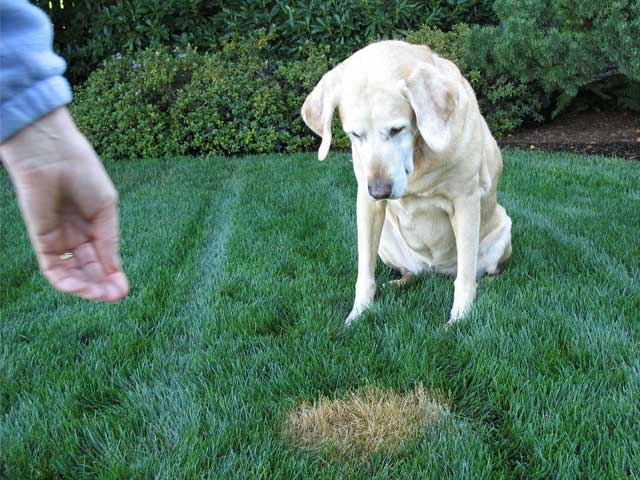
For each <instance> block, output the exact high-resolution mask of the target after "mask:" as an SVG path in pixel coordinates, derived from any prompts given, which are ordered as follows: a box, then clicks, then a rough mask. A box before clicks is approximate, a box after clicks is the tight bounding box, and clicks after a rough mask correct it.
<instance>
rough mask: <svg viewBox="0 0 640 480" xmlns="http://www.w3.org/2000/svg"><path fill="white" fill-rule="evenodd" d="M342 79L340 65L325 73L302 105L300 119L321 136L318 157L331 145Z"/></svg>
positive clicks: (327, 150) (320, 157) (321, 156)
mask: <svg viewBox="0 0 640 480" xmlns="http://www.w3.org/2000/svg"><path fill="white" fill-rule="evenodd" d="M341 80H342V69H341V65H338V66H337V67H335V68H334V69H333V70H330V71H329V72H327V73H325V74H324V76H323V77H322V79H320V81H319V82H318V84H317V85H316V87H315V88H314V89H313V91H312V92H311V93H310V94H309V95H308V96H307V99H306V100H305V101H304V105H302V110H301V111H300V113H301V114H302V119H303V120H304V123H306V124H307V126H308V127H309V128H310V129H311V130H313V131H314V132H315V133H316V135H318V136H320V137H322V143H321V144H320V150H318V159H319V160H324V159H325V158H327V154H328V153H329V147H331V121H332V120H333V112H334V111H335V109H336V106H337V105H338V100H339V95H340V83H341Z"/></svg>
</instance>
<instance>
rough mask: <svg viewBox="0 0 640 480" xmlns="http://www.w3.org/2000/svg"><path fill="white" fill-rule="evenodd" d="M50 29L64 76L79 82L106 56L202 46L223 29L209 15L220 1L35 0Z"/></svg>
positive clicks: (210, 43) (206, 46) (207, 45)
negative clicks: (165, 47)
mask: <svg viewBox="0 0 640 480" xmlns="http://www.w3.org/2000/svg"><path fill="white" fill-rule="evenodd" d="M36 3H37V4H38V5H39V6H40V7H41V8H43V9H44V10H45V11H47V13H49V15H50V17H51V20H52V21H53V25H54V28H55V36H54V41H55V49H56V51H58V52H60V54H61V55H62V56H63V57H64V58H65V59H66V60H67V62H68V67H67V77H68V78H69V79H70V80H71V81H72V83H73V84H76V85H77V84H80V83H81V82H83V81H84V80H86V78H87V77H88V76H89V74H90V73H91V72H92V71H93V70H95V69H96V68H97V67H98V66H99V65H100V64H101V63H102V62H103V61H104V60H105V59H107V58H109V57H111V56H112V55H115V54H116V53H118V52H120V53H122V54H127V53H128V54H131V53H132V52H135V51H137V50H142V49H145V48H158V47H159V46H161V45H169V46H179V47H180V48H182V49H184V48H185V46H186V45H191V46H194V47H197V48H198V49H200V50H203V51H204V50H206V49H209V48H211V47H212V46H215V45H217V39H218V38H219V37H220V35H221V34H222V33H221V32H219V31H218V30H217V26H216V25H214V24H213V23H212V19H213V18H214V17H215V15H216V14H218V13H219V12H220V11H221V7H220V3H221V2H220V1H207V0H164V1H162V2H158V1H156V0H95V1H94V0H73V1H64V2H63V1H60V0H54V1H50V0H37V2H36Z"/></svg>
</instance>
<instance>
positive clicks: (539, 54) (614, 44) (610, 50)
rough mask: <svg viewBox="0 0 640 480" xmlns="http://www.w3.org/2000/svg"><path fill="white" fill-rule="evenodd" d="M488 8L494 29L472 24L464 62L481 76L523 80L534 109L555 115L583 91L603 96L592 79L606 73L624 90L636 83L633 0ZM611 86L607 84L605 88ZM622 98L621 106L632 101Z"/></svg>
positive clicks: (637, 32) (639, 65) (638, 17)
mask: <svg viewBox="0 0 640 480" xmlns="http://www.w3.org/2000/svg"><path fill="white" fill-rule="evenodd" d="M495 9H496V12H497V14H498V16H499V18H500V19H501V20H502V28H496V27H487V26H485V27H476V28H474V29H473V30H472V33H471V36H470V40H469V41H470V44H471V45H473V47H474V51H473V55H472V56H471V55H470V56H469V59H470V65H471V66H472V67H474V68H482V69H484V70H485V71H486V75H487V76H488V77H493V78H504V79H508V81H511V82H514V84H516V83H519V84H521V85H526V91H527V92H529V93H528V95H529V96H530V97H531V98H532V99H534V101H533V102H530V103H531V104H536V105H538V108H537V111H538V113H551V116H555V115H557V114H559V113H560V112H561V111H562V110H563V109H564V108H566V107H567V106H568V105H569V104H570V103H571V101H572V100H573V99H574V98H575V96H576V95H577V94H578V93H579V92H580V91H581V90H584V89H595V90H597V91H600V92H601V93H602V94H604V95H607V94H608V93H607V91H606V90H607V89H606V87H607V82H604V83H600V82H601V81H602V80H604V79H606V78H608V77H609V76H610V75H612V74H619V75H621V76H622V77H623V78H625V79H626V81H627V85H626V86H625V88H623V90H624V91H626V92H633V91H634V89H637V87H634V86H633V82H637V81H638V80H640V43H639V42H638V38H640V4H638V2H636V1H635V0H612V1H609V2H604V3H603V2H601V1H599V0H586V1H584V0H557V1H554V2H540V1H538V0H497V1H496V2H495ZM603 87H605V88H604V89H603ZM627 87H628V88H627ZM619 88H620V85H619V82H613V83H612V87H611V93H612V94H613V95H615V89H619ZM622 98H626V99H627V100H626V105H627V106H628V105H633V104H634V103H635V104H636V105H637V103H638V102H637V101H636V102H633V101H629V99H628V96H626V95H623V96H622Z"/></svg>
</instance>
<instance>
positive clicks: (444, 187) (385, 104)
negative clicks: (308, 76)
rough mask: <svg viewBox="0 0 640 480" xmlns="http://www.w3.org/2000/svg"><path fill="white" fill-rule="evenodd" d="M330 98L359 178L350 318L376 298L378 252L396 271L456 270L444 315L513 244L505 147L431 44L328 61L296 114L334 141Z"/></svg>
mask: <svg viewBox="0 0 640 480" xmlns="http://www.w3.org/2000/svg"><path fill="white" fill-rule="evenodd" d="M336 108H338V112H339V115H340V120H341V121H342V127H343V129H344V131H345V132H346V133H347V134H348V135H349V137H350V139H351V151H352V156H353V168H354V170H355V175H356V179H357V182H358V196H357V207H356V211H357V226H358V277H357V281H356V294H355V302H354V305H353V309H352V310H351V313H350V314H349V316H348V317H347V320H346V323H347V324H350V323H351V322H352V321H353V320H354V319H356V318H357V317H358V316H359V315H360V314H361V313H362V312H363V311H364V310H365V309H366V308H367V307H369V306H370V305H371V303H372V301H373V297H374V295H375V291H376V282H375V266H376V252H377V254H378V255H380V258H381V259H382V261H383V262H384V263H385V264H387V265H389V266H390V267H392V268H395V269H397V270H399V271H400V272H401V273H402V279H400V282H404V281H406V280H408V279H409V278H410V276H411V275H412V274H415V273H419V272H425V271H433V272H441V273H447V274H455V275H456V280H455V282H454V286H455V289H454V297H453V307H452V309H451V315H450V319H449V323H452V322H456V321H458V320H460V319H462V318H463V317H464V316H465V315H466V314H467V312H468V311H469V309H470V307H471V305H472V303H473V301H474V300H475V296H476V278H477V277H479V276H481V275H483V274H485V273H489V274H495V273H498V271H499V267H500V265H501V264H503V263H504V262H506V261H507V259H508V258H509V256H510V255H511V219H510V218H509V216H508V215H507V213H506V212H505V209H504V208H503V207H502V206H501V205H499V204H498V202H497V192H496V190H497V186H498V179H499V178H500V174H501V172H502V156H501V154H500V150H499V148H498V145H497V144H496V141H495V140H494V138H493V136H492V135H491V132H490V131H489V128H488V127H487V124H486V122H485V120H484V118H483V117H482V115H481V114H480V110H479V109H478V103H477V101H476V97H475V94H474V93H473V89H472V88H471V86H470V85H469V83H468V82H467V81H466V80H465V79H464V77H463V76H462V75H461V74H460V71H459V70H458V68H457V67H456V66H455V65H454V64H453V63H451V62H450V61H448V60H445V59H444V58H440V57H439V56H438V55H436V54H435V53H433V52H432V51H431V50H430V49H429V48H427V47H424V46H418V45H411V44H408V43H405V42H401V41H383V42H378V43H374V44H372V45H369V46H368V47H366V48H363V49H362V50H360V51H358V52H356V53H355V54H353V55H352V56H351V57H349V58H348V59H346V60H345V61H344V62H342V63H341V64H339V65H338V66H336V67H335V68H334V69H333V70H331V71H330V72H328V73H326V74H325V75H324V76H323V77H322V79H321V80H320V82H319V83H318V85H317V86H316V87H315V88H314V89H313V91H312V92H311V93H310V94H309V96H308V97H307V99H306V101H305V102H304V105H303V107H302V118H303V119H304V121H305V123H306V124H307V125H308V126H309V128H311V130H313V131H314V132H315V133H316V134H318V135H319V136H321V137H322V143H321V145H320V150H319V155H318V156H319V159H320V160H324V159H325V158H326V156H327V154H328V152H329V146H330V144H331V121H332V118H333V114H334V110H335V109H336Z"/></svg>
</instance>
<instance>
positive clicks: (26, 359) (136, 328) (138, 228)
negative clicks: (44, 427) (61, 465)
mask: <svg viewBox="0 0 640 480" xmlns="http://www.w3.org/2000/svg"><path fill="white" fill-rule="evenodd" d="M151 165H153V164H151ZM147 168H148V169H149V167H147ZM180 170H182V171H183V172H188V175H186V176H185V175H182V176H181V175H174V178H173V180H172V181H170V182H168V183H167V184H162V183H160V184H158V183H157V182H154V180H155V178H154V177H153V175H152V173H153V168H151V171H150V172H149V173H151V178H149V181H150V182H148V183H153V185H154V187H155V188H146V187H147V186H148V185H146V186H145V188H143V189H141V192H140V196H139V197H137V198H136V197H135V196H134V199H135V200H136V204H137V205H140V206H144V207H143V208H142V209H140V210H139V211H137V212H135V211H134V212H130V211H127V210H128V209H127V208H126V205H127V203H125V204H124V208H123V212H122V219H123V222H122V223H123V238H127V239H128V242H126V243H125V244H124V245H123V257H124V259H125V260H124V261H125V265H127V266H128V270H129V269H131V272H132V274H131V275H130V276H131V277H132V284H133V285H134V290H133V291H132V295H131V296H130V297H129V299H127V300H126V301H125V302H123V303H121V304H119V305H117V306H112V307H105V306H100V305H90V304H87V303H82V302H78V301H76V300H73V299H67V302H64V303H66V305H65V306H62V307H59V308H58V309H57V310H54V315H52V313H51V312H50V311H47V310H45V311H44V312H42V313H41V315H37V316H35V318H34V317H32V316H30V315H28V314H27V312H24V313H18V314H17V315H15V316H14V319H15V320H17V321H16V322H13V326H14V327H15V326H18V328H19V329H20V330H21V331H26V330H28V333H29V334H31V335H30V336H27V335H22V336H20V335H19V334H18V335H15V336H14V339H15V340H17V341H19V342H23V343H25V344H31V343H35V345H38V344H39V342H37V341H36V342H32V340H35V339H34V338H30V337H35V336H37V337H39V338H40V339H42V338H47V337H48V338H51V339H52V340H53V342H52V343H53V344H54V345H56V347H57V348H56V351H55V352H50V353H53V356H46V357H45V358H46V362H47V363H46V364H43V365H39V367H38V368H36V369H34V368H33V367H34V365H33V364H30V360H32V359H33V357H37V356H38V355H37V353H41V352H32V351H26V352H22V354H21V355H19V356H18V357H17V358H16V357H14V358H12V359H8V358H4V359H3V363H5V362H6V365H8V366H9V367H10V372H11V373H15V375H11V374H9V375H8V378H7V383H6V387H7V390H8V391H7V390H5V392H3V393H4V394H5V395H3V396H4V397H5V398H7V397H11V396H12V395H11V391H15V390H20V383H23V384H24V383H31V384H32V385H44V384H47V383H55V382H56V381H57V382H59V383H61V384H62V385H64V384H65V383H67V382H71V383H73V379H77V378H78V377H80V378H82V377H83V376H84V377H86V378H87V380H89V379H91V380H89V381H87V382H86V383H82V382H81V383H80V385H79V391H77V392H75V393H77V395H75V399H77V400H78V401H79V402H80V403H81V404H83V403H84V404H86V405H87V406H88V408H89V410H95V408H96V405H94V404H98V407H100V404H101V403H104V404H105V405H103V406H108V405H109V404H110V403H116V400H118V401H120V400H121V399H117V398H115V397H114V395H108V396H107V397H108V398H106V399H105V398H104V396H103V395H102V392H101V390H102V389H104V388H107V389H110V390H112V391H118V390H119V387H117V386H114V385H113V383H117V382H118V381H120V380H121V376H119V375H114V374H115V373H116V372H118V371H120V372H123V371H124V377H126V374H127V372H128V371H129V370H132V369H134V368H135V366H136V363H137V362H138V361H142V360H143V358H142V357H143V355H144V352H145V351H146V350H148V349H153V348H154V347H155V344H156V341H155V340H154V338H152V337H153V332H154V330H156V329H157V327H158V325H159V324H162V322H163V321H165V322H166V318H163V317H166V316H167V312H169V311H170V310H172V309H173V308H174V306H175V305H180V303H181V302H180V301H179V300H177V299H176V296H179V295H183V294H184V293H185V292H186V289H185V288H184V287H182V285H183V284H184V277H183V276H181V275H178V276H176V272H175V270H176V269H178V268H179V266H180V264H181V263H182V262H184V261H186V260H187V258H188V256H189V255H190V254H191V252H192V250H193V249H194V248H195V246H196V244H197V241H198V239H199V236H198V232H199V231H200V230H202V224H203V221H202V220H203V217H204V216H205V215H206V213H207V211H209V210H210V208H211V206H212V200H213V193H214V192H216V189H217V188H218V187H219V184H222V183H223V182H220V181H219V180H220V179H221V175H220V174H218V175H216V173H215V171H209V169H208V168H207V175H204V176H203V175H198V173H202V170H200V172H198V167H197V165H195V164H194V165H191V168H190V169H189V168H188V167H183V168H181V169H180ZM221 172H224V173H223V175H228V173H229V169H225V170H221ZM160 177H162V176H160ZM116 180H117V179H116ZM145 190H146V191H145ZM216 193H219V192H216ZM194 207H196V208H194ZM129 220H130V222H129ZM128 225H130V226H131V227H132V229H133V230H134V231H133V232H128V231H127V226H128ZM181 225H182V226H181ZM163 229H164V230H165V233H166V231H170V232H171V234H173V235H175V234H176V233H178V237H177V238H172V237H171V236H169V238H167V236H166V235H164V236H163V235H162V233H163V232H162V230H163ZM149 233H151V235H149ZM162 247H164V248H162ZM149 250H151V251H149ZM136 272H143V273H144V274H146V275H149V277H148V278H149V279H152V280H151V281H149V280H144V279H141V278H137V279H136V278H135V275H136ZM174 282H176V284H177V285H178V288H173V283H174ZM178 282H181V283H178ZM135 285H145V286H146V287H147V288H143V289H137V291H136V289H135ZM48 293H50V295H51V296H54V295H55V294H52V293H51V292H48ZM172 295H173V296H172ZM56 317H58V318H61V319H63V323H64V324H63V325H60V324H57V325H56V323H57V322H56V320H53V321H52V322H50V321H49V320H50V319H51V320H52V319H53V318H56ZM87 317H89V318H91V317H94V318H93V319H92V321H90V322H86V321H84V322H83V320H84V319H85V318H87ZM96 317H97V318H96ZM101 317H102V318H101ZM27 319H28V320H27ZM86 323H90V325H89V326H87V325H86ZM50 324H52V325H50ZM10 325H11V324H10ZM74 327H75V329H78V330H80V331H79V332H77V337H75V339H74V340H75V341H73V342H69V341H68V340H67V339H66V338H62V334H63V333H68V332H65V331H66V330H67V329H69V328H71V329H72V330H73V329H74ZM87 327H88V328H87ZM3 330H4V329H3ZM10 333H11V332H9V331H7V330H5V331H3V341H5V340H8V339H9V338H8V335H7V334H10ZM25 337H26V338H25ZM88 345H91V346H92V347H98V349H97V351H96V349H95V348H86V347H87V346H88ZM50 347H51V345H49V348H50ZM105 351H110V352H111V353H112V355H109V356H108V357H107V358H108V360H110V361H109V362H107V363H106V364H104V360H105V358H103V357H102V355H103V354H104V352H105ZM91 353H96V354H97V355H96V357H95V359H92V358H91V356H92V355H91ZM114 354H115V355H114ZM78 357H81V358H78ZM92 360H95V362H92ZM77 362H81V363H80V364H79V365H75V367H76V368H69V367H74V365H73V364H74V363H77ZM21 364H22V366H23V369H24V370H25V371H23V372H20V370H21V368H20V365H21ZM61 367H62V368H61ZM64 367H67V368H64ZM21 373H23V374H21ZM101 373H102V375H100V374H101ZM83 374H84V375H83ZM12 377H13V378H12ZM96 377H97V378H98V380H97V381H92V380H93V379H94V378H96ZM100 377H102V378H100ZM114 377H115V379H116V380H115V381H114ZM105 381H106V382H105ZM103 382H105V383H106V384H105V383H103ZM23 386H24V385H23ZM83 392H84V393H83ZM65 394H66V392H64V393H61V395H62V396H66V395H65ZM47 395H49V393H47ZM33 400H34V399H33V398H31V399H29V408H33V404H32V402H33ZM41 400H44V399H41ZM71 401H72V402H73V401H75V400H74V398H71ZM79 408H80V411H82V410H83V407H82V406H80V407H79ZM16 416H17V417H21V416H22V415H16ZM24 416H25V417H26V416H27V415H24ZM70 426H71V427H73V422H71V423H70ZM34 433H36V434H37V432H34ZM30 460H31V461H32V460H33V458H31V459H30Z"/></svg>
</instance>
